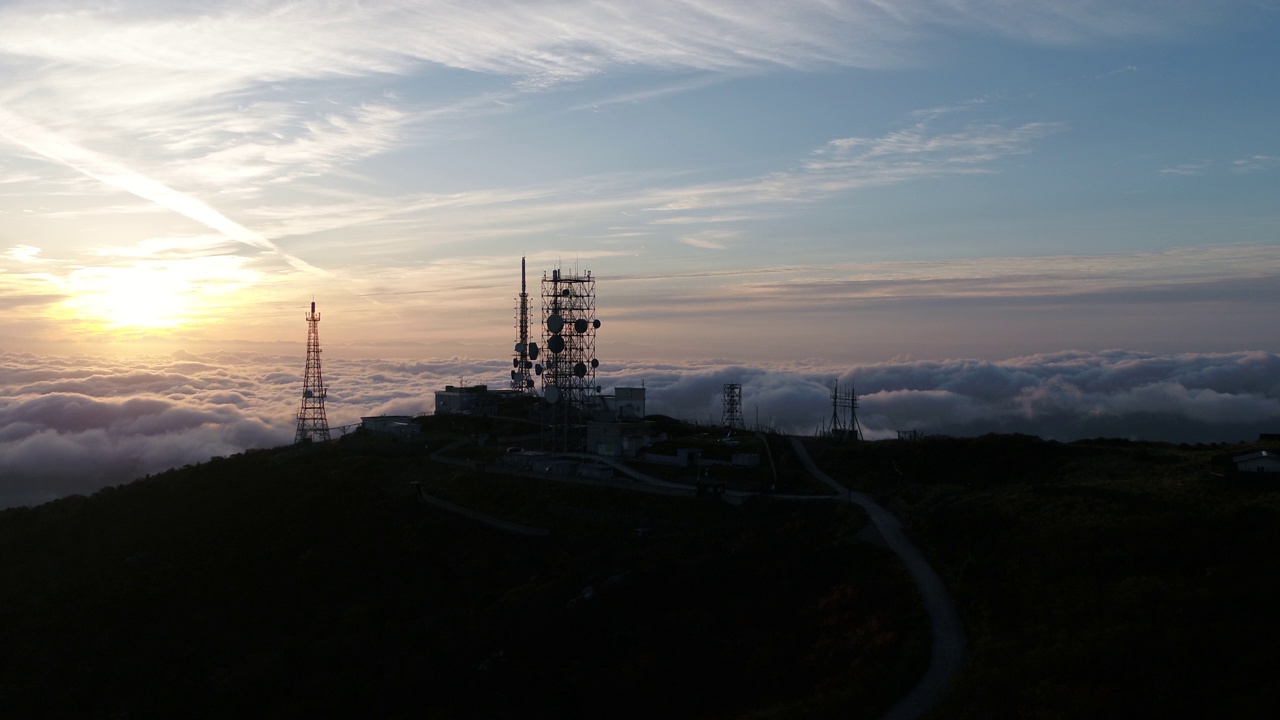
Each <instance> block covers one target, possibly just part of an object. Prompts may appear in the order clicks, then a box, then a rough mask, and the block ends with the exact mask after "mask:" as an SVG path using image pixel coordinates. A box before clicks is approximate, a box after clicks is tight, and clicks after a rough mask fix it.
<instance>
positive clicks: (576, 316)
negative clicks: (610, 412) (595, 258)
mask: <svg viewBox="0 0 1280 720" xmlns="http://www.w3.org/2000/svg"><path fill="white" fill-rule="evenodd" d="M599 328H600V320H599V319H598V318H596V281H595V278H594V277H592V276H591V271H589V270H588V271H587V272H586V274H583V275H578V274H573V275H570V274H566V273H562V272H561V271H560V270H552V271H551V275H550V276H547V274H546V273H545V272H544V273H543V274H542V338H543V344H544V345H545V349H546V351H547V354H546V356H545V358H544V360H543V362H542V363H539V364H535V365H534V366H533V370H534V373H536V374H537V375H540V376H541V377H542V396H543V398H544V399H545V400H546V401H547V404H548V407H549V410H548V421H547V430H548V432H549V435H550V443H549V444H550V449H551V450H552V451H559V452H568V451H572V450H579V449H581V448H582V445H583V435H584V431H585V429H586V421H587V419H588V418H589V416H590V411H591V409H592V407H593V406H594V404H595V402H596V401H597V397H598V395H599V393H600V388H599V387H597V386H596V368H598V367H600V361H599V360H597V359H596V330H598V329H599ZM533 359H535V360H536V359H537V358H536V357H534V358H533Z"/></svg>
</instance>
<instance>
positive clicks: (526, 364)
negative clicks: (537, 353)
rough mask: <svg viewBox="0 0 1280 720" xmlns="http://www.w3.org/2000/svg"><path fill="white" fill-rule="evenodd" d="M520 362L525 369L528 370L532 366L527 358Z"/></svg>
mask: <svg viewBox="0 0 1280 720" xmlns="http://www.w3.org/2000/svg"><path fill="white" fill-rule="evenodd" d="M520 364H521V365H523V366H524V369H525V370H528V369H529V368H531V367H533V363H531V362H529V361H528V360H525V361H524V362H522V363H520Z"/></svg>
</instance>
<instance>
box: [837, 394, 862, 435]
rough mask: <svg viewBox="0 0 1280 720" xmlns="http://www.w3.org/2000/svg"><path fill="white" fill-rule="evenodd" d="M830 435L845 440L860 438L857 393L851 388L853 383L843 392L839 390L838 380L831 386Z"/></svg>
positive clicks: (860, 428)
mask: <svg viewBox="0 0 1280 720" xmlns="http://www.w3.org/2000/svg"><path fill="white" fill-rule="evenodd" d="M846 416H847V417H848V419H847V420H846V419H845V417H846ZM831 436H832V437H836V438H843V439H846V440H861V439H862V426H861V425H860V424H859V423H858V394H857V393H856V392H854V390H853V383H850V384H849V389H848V390H845V391H844V392H840V383H839V382H838V381H837V382H836V384H835V386H833V387H832V388H831Z"/></svg>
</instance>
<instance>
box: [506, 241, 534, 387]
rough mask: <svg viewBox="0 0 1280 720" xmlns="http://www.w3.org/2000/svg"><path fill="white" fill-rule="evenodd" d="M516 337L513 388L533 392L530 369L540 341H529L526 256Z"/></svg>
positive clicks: (513, 359)
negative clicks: (525, 278) (525, 272)
mask: <svg viewBox="0 0 1280 720" xmlns="http://www.w3.org/2000/svg"><path fill="white" fill-rule="evenodd" d="M516 300H517V302H519V305H517V306H516V320H517V325H516V328H517V329H518V331H519V336H518V337H517V338H516V351H515V356H514V357H512V358H511V389H512V390H515V391H517V392H521V393H532V392H533V377H532V376H531V375H530V373H529V371H530V370H531V369H533V361H534V360H535V359H536V358H537V357H538V343H530V342H529V291H528V287H527V286H526V285H525V280H524V258H523V257H522V258H520V297H518V298H516Z"/></svg>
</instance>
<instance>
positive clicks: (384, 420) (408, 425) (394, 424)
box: [360, 415, 422, 436]
mask: <svg viewBox="0 0 1280 720" xmlns="http://www.w3.org/2000/svg"><path fill="white" fill-rule="evenodd" d="M360 427H362V428H364V430H365V431H367V432H371V433H377V434H379V435H397V436H407V435H417V434H418V433H419V432H421V431H422V426H421V425H419V424H418V423H416V422H414V421H413V418H412V417H410V416H408V415H376V416H373V417H362V418H360Z"/></svg>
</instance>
